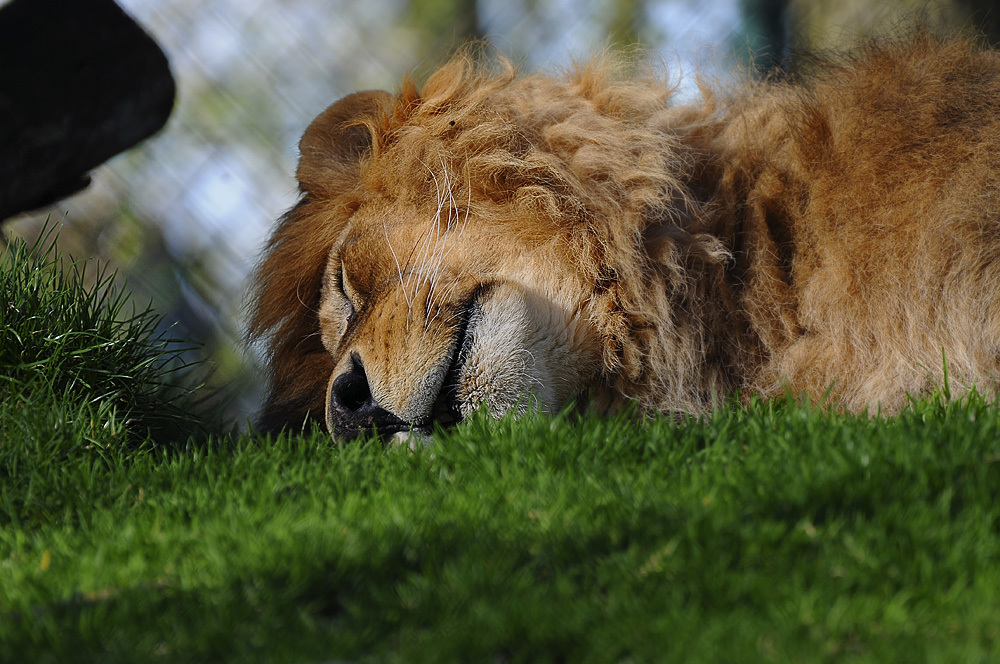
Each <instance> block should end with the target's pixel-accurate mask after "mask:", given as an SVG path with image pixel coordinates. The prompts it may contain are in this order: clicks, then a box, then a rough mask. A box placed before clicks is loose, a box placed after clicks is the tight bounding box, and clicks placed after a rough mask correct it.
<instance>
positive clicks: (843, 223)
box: [251, 35, 1000, 435]
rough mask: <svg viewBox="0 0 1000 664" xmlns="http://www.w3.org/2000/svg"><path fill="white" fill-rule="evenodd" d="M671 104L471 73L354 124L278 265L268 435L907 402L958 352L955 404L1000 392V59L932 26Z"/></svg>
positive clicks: (354, 107) (265, 298)
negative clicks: (805, 69) (562, 412)
mask: <svg viewBox="0 0 1000 664" xmlns="http://www.w3.org/2000/svg"><path fill="white" fill-rule="evenodd" d="M671 95H672V90H671V88H670V87H669V86H667V85H665V84H664V83H663V82H661V81H657V80H653V79H649V80H634V79H633V80H628V79H622V78H619V77H616V76H615V75H614V70H613V67H605V66H602V65H600V64H591V65H589V66H587V67H583V68H580V69H579V70H577V71H575V72H573V73H572V74H570V75H568V76H567V77H566V78H553V77H544V76H534V77H518V76H517V75H516V74H515V73H514V72H513V71H512V70H504V71H501V72H499V73H485V72H483V71H482V70H480V69H476V68H475V67H473V66H472V65H470V64H469V63H468V61H467V60H464V59H459V60H456V61H455V62H452V63H450V64H449V65H446V66H445V67H444V68H442V69H441V70H439V71H438V72H437V73H436V74H435V75H434V76H433V77H432V78H431V79H430V81H429V82H428V84H427V85H426V87H425V89H424V90H423V93H422V94H417V92H416V90H415V89H414V88H413V86H412V85H409V84H406V85H404V89H403V91H402V93H400V94H399V95H398V96H395V97H391V96H389V95H387V94H385V93H359V94H358V95H353V96H352V97H348V98H346V99H345V100H342V101H341V102H339V103H338V104H336V105H334V106H332V107H331V108H330V109H328V111H327V112H326V113H325V114H323V115H321V116H320V117H319V118H318V119H317V120H316V121H315V122H314V123H313V125H312V126H311V127H310V129H309V130H308V131H307V132H306V135H305V137H304V138H303V141H302V146H301V148H302V161H301V163H300V167H299V172H298V177H299V181H300V183H301V186H302V190H303V199H302V201H301V202H300V204H299V205H298V206H297V207H296V208H295V209H293V210H292V211H291V212H290V213H289V214H288V215H287V216H286V217H285V218H284V219H283V220H282V222H281V224H280V226H279V228H278V229H277V231H276V233H275V235H274V237H273V238H272V241H271V244H270V245H269V248H268V251H267V253H266V255H265V258H264V260H263V261H262V263H261V267H260V270H259V272H258V281H257V285H256V292H255V299H254V310H253V314H254V317H253V320H252V323H251V333H252V334H254V335H257V336H261V335H265V336H267V338H268V343H269V346H268V347H269V351H270V355H269V357H270V363H271V364H270V369H271V392H270V394H269V397H268V400H267V403H266V404H265V407H264V410H263V413H262V418H261V423H262V425H263V426H265V427H277V426H281V425H284V424H287V423H298V422H301V421H302V420H303V418H304V417H306V413H307V412H310V413H312V415H313V416H316V417H322V415H323V413H324V412H326V413H327V423H328V426H329V427H330V428H331V429H333V431H334V433H335V434H337V435H351V434H352V433H354V432H356V431H357V430H360V429H363V428H366V427H367V426H368V425H370V424H373V423H374V424H375V425H376V426H379V427H380V428H383V429H388V430H390V431H392V430H402V429H404V428H405V427H408V426H417V427H427V426H429V425H430V424H432V423H433V422H434V421H444V420H448V419H452V418H454V417H461V416H464V415H465V414H467V413H468V411H469V410H471V409H473V408H475V407H478V406H480V405H485V406H486V407H487V408H489V409H491V410H492V411H493V412H496V413H501V412H505V411H507V410H511V409H522V408H524V407H525V406H526V405H527V404H528V402H530V401H534V402H535V403H537V404H538V405H539V406H541V407H543V408H547V409H557V408H561V407H562V406H563V405H565V404H566V403H567V402H568V401H569V400H570V399H573V398H577V399H578V400H579V401H589V402H591V403H593V404H594V405H595V407H598V408H607V409H613V408H615V407H617V406H619V405H621V404H622V403H625V402H628V401H632V402H636V403H638V405H639V406H640V408H641V409H643V410H645V411H667V412H676V411H685V412H698V411H702V410H704V409H706V408H709V407H711V406H712V405H713V404H714V403H717V402H718V401H719V400H720V399H721V398H723V397H724V396H725V395H726V394H729V393H731V392H732V391H734V390H740V391H741V393H742V394H744V395H751V394H761V395H764V396H773V395H776V394H781V393H782V391H784V390H791V391H793V392H801V393H804V394H806V395H808V396H809V397H810V398H813V399H816V400H818V399H821V398H823V397H824V395H827V394H829V395H830V396H831V398H834V399H836V400H838V402H839V403H840V404H842V405H843V407H845V408H848V409H851V410H862V409H864V408H869V407H876V406H878V407H880V408H882V409H883V410H884V411H892V410H896V409H898V408H899V407H901V406H902V405H903V404H904V403H905V399H906V395H907V394H914V395H916V394H919V393H920V392H921V391H923V390H925V389H927V388H928V387H931V386H933V385H934V384H935V383H936V382H938V383H939V382H940V381H941V380H942V378H943V367H944V363H943V360H942V358H943V357H945V358H946V359H947V367H948V370H949V374H950V378H951V380H952V383H953V387H955V388H957V387H958V386H964V387H968V386H971V385H973V384H975V385H977V386H978V387H979V388H980V389H984V390H993V389H994V386H995V385H996V381H997V378H998V376H1000V366H998V357H1000V356H998V344H1000V303H998V302H997V299H998V297H1000V261H998V257H1000V256H998V254H1000V56H998V55H997V54H996V53H994V52H992V51H976V50H974V49H972V48H970V47H969V45H968V44H967V43H965V42H963V41H960V40H956V41H940V40H937V39H935V38H932V37H930V36H927V35H919V36H917V37H916V38H915V39H912V40H910V41H908V42H907V43H906V44H890V45H888V46H873V47H870V48H867V49H865V50H863V51H862V52H858V53H857V54H855V55H854V56H852V57H850V58H844V59H842V60H840V61H837V62H830V61H828V62H825V63H822V64H820V65H819V66H818V67H817V68H816V71H815V72H814V73H813V74H811V75H810V76H806V77H803V79H802V80H800V81H798V82H795V83H754V84H748V85H745V86H742V87H741V88H740V89H739V90H738V92H736V93H733V94H723V93H719V92H716V93H714V94H708V93H706V94H705V96H704V98H703V99H701V100H700V101H698V102H697V103H694V104H690V105H685V106H675V105H673V104H672V103H671ZM331 404H332V405H331ZM372 408H374V409H375V410H374V411H373V410H372ZM375 411H377V412H375ZM373 412H374V413H375V414H372V413H373Z"/></svg>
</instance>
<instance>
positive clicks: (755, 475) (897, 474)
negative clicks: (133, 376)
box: [0, 317, 1000, 663]
mask: <svg viewBox="0 0 1000 664" xmlns="http://www.w3.org/2000/svg"><path fill="white" fill-rule="evenodd" d="M49 320H58V317H56V318H50V319H49ZM143 343H145V342H143ZM154 346H155V344H154ZM112 373H116V374H125V373H127V372H112ZM42 382H45V381H42ZM46 384H47V383H46ZM86 392H87V391H86V390H80V391H79V393H78V394H75V395H71V396H73V397H74V398H77V401H74V400H73V398H71V396H67V395H66V394H65V393H62V392H61V393H60V394H61V395H63V396H62V398H60V399H57V400H55V401H53V402H51V403H46V404H44V405H43V403H42V401H40V400H39V399H40V397H38V398H36V397H30V398H31V399H35V400H34V401H32V402H31V403H32V408H29V409H14V408H12V407H9V406H7V405H3V406H0V409H3V410H2V412H0V415H2V421H3V425H2V426H3V429H2V432H3V438H2V439H0V462H2V464H3V465H2V466H0V474H2V482H0V495H2V499H3V500H2V502H0V661H3V662H7V661H11V662H14V661H32V662H74V661H95V660H96V661H122V662H137V661H142V662H145V661H165V662H174V661H176V662H189V661H232V662H244V661H266V662H330V661H400V662H413V661H416V662H448V661H452V662H480V661H487V662H506V661H515V662H547V661H552V662H578V661H579V662H619V661H626V662H627V661H634V662H662V661H684V662H689V661H693V662H699V661H704V662H746V661H779V662H784V661H806V662H821V661H863V662H907V663H911V662H922V661H956V662H958V661H961V662H976V661H983V662H987V661H996V658H997V655H998V654H1000V529H998V526H1000V500H998V495H997V494H998V492H1000V438H998V432H1000V409H998V408H997V407H996V406H995V405H993V404H989V403H986V402H985V401H984V400H983V399H982V398H980V397H978V396H976V395H972V396H971V397H969V398H966V399H962V400H948V399H945V398H944V395H943V394H942V395H939V396H938V397H937V398H935V399H932V400H929V401H925V402H921V403H917V404H914V406H913V407H912V408H910V409H909V410H908V411H906V412H905V413H903V414H902V415H899V416H897V417H894V418H891V419H883V420H873V419H866V418H859V417H845V416H834V415H830V414H827V413H823V412H820V411H816V410H811V409H809V408H805V407H802V406H799V405H796V404H792V403H779V404H753V405H751V406H750V407H748V408H743V409H738V408H728V409H724V410H721V411H719V412H717V413H716V414H714V415H712V416H711V417H708V418H705V419H704V420H702V421H698V422H694V421H692V422H687V423H677V422H673V421H670V420H668V419H659V420H655V421H652V422H648V423H644V424H637V423H632V422H629V421H626V420H623V419H590V420H587V421H584V422H579V423H575V424H574V423H572V422H569V421H567V420H566V419H565V418H561V417H555V418H552V417H536V418H529V419H527V420H522V421H519V422H511V421H506V420H503V421H499V422H495V421H491V420H488V419H486V418H481V417H480V418H475V419H474V420H473V421H472V422H470V423H468V424H466V425H464V426H462V427H460V428H458V429H456V430H454V431H451V432H449V433H445V434H442V435H440V436H438V438H437V441H436V442H435V444H434V445H433V446H432V447H431V448H429V449H426V450H417V451H415V452H411V451H408V450H406V449H400V448H394V449H388V450H386V449H383V448H382V447H381V446H379V445H377V444H374V443H371V442H369V443H360V444H354V445H351V446H345V447H341V446H337V445H334V444H332V443H331V442H330V441H329V440H328V439H327V438H326V437H325V436H324V435H323V434H321V433H318V432H316V433H310V434H306V435H294V436H282V437H278V438H256V439H255V438H250V437H237V436H224V437H215V438H210V439H208V440H204V441H199V440H197V439H189V440H188V442H186V443H184V442H183V441H181V440H178V439H175V438H171V437H169V436H167V434H166V433H165V430H164V429H156V428H153V429H152V433H151V434H148V435H147V437H146V438H145V439H142V440H138V439H139V438H142V436H141V435H139V434H138V433H137V431H138V429H136V428H135V427H133V428H131V429H129V428H128V427H126V428H124V429H121V430H120V429H119V425H118V424H115V422H123V421H128V419H130V418H133V417H134V416H129V415H125V413H126V411H135V409H136V408H138V406H136V405H134V404H133V405H131V406H129V405H128V404H126V405H119V406H117V407H116V408H117V410H114V411H113V412H110V414H109V411H106V410H101V408H102V405H101V403H102V402H101V401H100V400H98V401H97V402H95V401H94V400H93V399H88V398H87V397H85V396H84V394H85V393H86ZM8 401H9V400H8ZM87 409H89V410H87ZM114 413H118V415H114ZM116 417H117V418H119V419H116ZM121 417H125V418H126V419H125V420H121V419H120V418H121ZM102 418H103V419H102ZM140 419H141V418H140ZM109 422H110V423H111V424H110V425H108V424H107V423H109ZM54 423H60V424H59V426H54ZM109 428H110V429H111V430H113V431H110V432H109ZM115 431H119V433H115ZM22 432H28V433H27V434H26V435H23V436H22V435H21V434H22ZM127 432H131V433H127ZM171 435H172V434H171ZM95 441H96V442H95ZM168 443H169V444H168ZM12 460H13V463H14V464H15V465H10V464H11V463H12Z"/></svg>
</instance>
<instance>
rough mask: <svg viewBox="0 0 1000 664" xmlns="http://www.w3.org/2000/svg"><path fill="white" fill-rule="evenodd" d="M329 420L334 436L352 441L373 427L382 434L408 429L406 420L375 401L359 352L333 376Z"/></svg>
mask: <svg viewBox="0 0 1000 664" xmlns="http://www.w3.org/2000/svg"><path fill="white" fill-rule="evenodd" d="M326 423H327V426H328V427H329V428H330V432H331V433H332V434H333V437H334V438H337V439H343V440H350V439H352V438H355V437H357V436H358V435H359V434H361V433H362V432H365V431H370V430H371V429H373V428H374V429H376V430H377V431H378V432H379V434H382V435H391V434H393V433H396V432H397V431H407V430H408V429H409V424H408V423H407V422H404V421H403V420H401V419H399V418H398V417H396V416H395V415H393V414H392V413H390V412H389V411H387V410H386V409H384V408H382V407H381V406H379V405H378V404H377V403H376V402H375V399H374V398H373V397H372V392H371V388H370V387H369V386H368V376H367V375H366V374H365V368H364V365H363V364H362V363H361V359H360V358H359V357H358V356H357V355H353V356H352V357H351V368H350V370H349V371H346V372H344V373H342V374H340V375H339V376H337V377H336V378H334V379H333V382H332V383H331V384H330V393H329V395H328V399H327V405H326Z"/></svg>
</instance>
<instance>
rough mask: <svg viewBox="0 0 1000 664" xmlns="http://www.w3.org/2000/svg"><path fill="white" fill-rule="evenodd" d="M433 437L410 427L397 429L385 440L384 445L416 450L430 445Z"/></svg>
mask: <svg viewBox="0 0 1000 664" xmlns="http://www.w3.org/2000/svg"><path fill="white" fill-rule="evenodd" d="M433 442H434V438H433V437H432V436H431V435H430V434H428V433H423V432H422V431H417V430H415V429H411V430H410V431H397V432H396V433H394V434H392V436H391V437H390V438H389V440H387V441H386V447H406V448H408V449H410V450H414V451H415V450H418V449H421V448H424V447H430V446H431V443H433Z"/></svg>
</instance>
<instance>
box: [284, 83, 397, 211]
mask: <svg viewBox="0 0 1000 664" xmlns="http://www.w3.org/2000/svg"><path fill="white" fill-rule="evenodd" d="M392 99H393V98H392V95H390V94H389V93H388V92H384V91H382V90H366V91H364V92H355V93H354V94H352V95H348V96H346V97H344V98H343V99H341V100H340V101H338V102H336V103H335V104H333V105H332V106H330V107H329V108H328V109H326V110H325V111H323V112H322V113H321V114H320V115H319V117H317V118H316V119H315V120H313V122H312V124H311V125H309V128H308V129H306V132H305V134H304V135H303V136H302V140H301V141H299V154H300V155H301V156H300V157H299V168H298V171H297V172H296V177H297V178H298V180H299V184H300V185H301V186H302V190H303V191H305V192H317V191H324V192H331V190H332V192H336V191H340V190H343V188H344V187H345V185H347V186H349V184H350V183H352V182H354V181H355V180H356V178H357V170H358V165H359V164H360V163H361V158H362V157H363V156H364V154H365V153H366V152H368V151H369V150H371V148H372V142H373V140H374V138H373V130H374V126H375V121H377V120H378V118H379V117H380V115H383V114H388V113H390V112H391V109H392Z"/></svg>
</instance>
